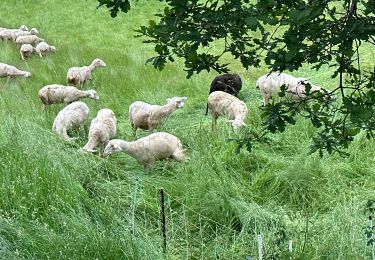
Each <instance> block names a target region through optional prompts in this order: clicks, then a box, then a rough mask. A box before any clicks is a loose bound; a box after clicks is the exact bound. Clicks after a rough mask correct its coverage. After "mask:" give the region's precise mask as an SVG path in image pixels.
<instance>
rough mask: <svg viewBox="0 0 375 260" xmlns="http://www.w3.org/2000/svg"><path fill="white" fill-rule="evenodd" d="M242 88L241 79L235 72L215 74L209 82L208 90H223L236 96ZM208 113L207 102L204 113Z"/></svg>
mask: <svg viewBox="0 0 375 260" xmlns="http://www.w3.org/2000/svg"><path fill="white" fill-rule="evenodd" d="M241 88H242V80H241V78H240V76H238V75H237V74H223V75H219V76H216V77H215V78H214V80H213V81H212V82H211V87H210V92H209V93H208V94H211V93H212V92H214V91H224V92H226V93H229V94H231V95H233V96H237V94H238V92H240V90H241ZM207 113H208V104H207V106H206V115H207Z"/></svg>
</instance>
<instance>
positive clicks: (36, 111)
mask: <svg viewBox="0 0 375 260" xmlns="http://www.w3.org/2000/svg"><path fill="white" fill-rule="evenodd" d="M14 2H15V1H12V0H3V1H2V2H1V4H0V7H1V8H0V26H4V27H17V26H19V25H20V24H26V25H28V26H29V27H36V28H38V29H39V31H40V34H41V36H42V37H43V38H45V39H46V40H47V41H48V42H50V43H51V44H53V45H55V46H56V47H57V49H58V51H57V53H55V54H53V55H51V56H49V57H47V58H46V59H44V60H40V59H39V58H38V57H36V56H35V57H33V58H32V59H30V60H28V61H25V62H24V61H21V59H20V56H19V54H18V51H17V49H16V47H15V46H14V45H13V44H1V45H0V62H5V63H9V64H13V65H16V66H17V67H19V68H21V69H25V70H30V71H31V72H32V73H33V77H32V78H31V79H12V80H7V79H1V80H0V108H1V109H0V120H1V125H0V197H1V199H0V258H20V257H21V258H36V259H43V258H47V257H50V258H52V259H56V258H66V259H73V258H74V259H93V258H99V259H119V258H129V259H157V258H161V257H162V251H161V246H160V245H161V239H160V234H159V226H158V218H159V203H158V188H160V187H164V188H165V190H166V191H167V192H168V195H167V204H168V207H167V209H168V215H167V221H168V223H167V228H168V237H169V241H168V246H169V251H168V252H169V253H168V258H170V259H180V258H185V259H190V258H208V259H212V258H215V257H218V258H220V259H229V258H232V259H243V258H244V256H246V255H252V256H256V252H257V248H256V239H255V237H256V235H257V234H262V235H263V236H264V250H265V254H266V255H268V256H271V255H272V254H276V253H277V251H283V252H285V251H286V248H287V240H293V241H294V250H295V252H294V255H295V256H296V257H301V258H303V257H306V258H309V259H312V258H321V257H327V258H332V259H337V258H340V259H354V258H356V259H359V258H364V257H366V256H368V255H369V248H367V247H366V241H365V234H364V231H363V230H362V228H363V227H365V226H366V225H367V220H366V218H367V217H366V212H365V206H366V203H367V201H368V200H370V199H375V191H374V188H375V184H374V182H373V178H374V174H375V170H374V167H373V166H372V165H373V164H374V156H373V154H374V151H375V145H374V142H369V141H367V140H366V139H365V138H364V137H363V136H362V137H359V138H357V139H356V141H355V142H354V143H353V145H352V146H351V147H350V149H349V151H350V153H351V156H350V157H349V158H340V157H338V156H336V155H334V156H330V157H325V158H323V159H321V158H319V157H318V156H317V155H311V156H307V155H306V154H307V151H308V146H309V144H310V138H311V137H312V135H313V134H314V129H313V128H312V127H311V126H310V124H309V123H307V122H304V121H303V120H300V121H299V122H298V123H297V125H295V126H293V127H290V128H289V129H288V130H287V131H286V132H285V133H283V134H279V135H275V136H273V137H272V144H271V145H270V146H267V145H257V146H256V147H255V148H254V152H253V153H251V154H248V153H247V152H246V151H241V153H240V154H239V155H238V156H235V154H234V145H233V144H231V143H227V142H226V141H225V140H226V139H227V138H228V137H230V136H231V133H230V131H229V128H228V127H227V126H225V123H224V122H223V120H221V122H220V131H218V133H216V134H214V135H212V133H211V131H210V130H209V129H210V118H209V117H205V116H203V110H204V106H205V100H206V97H207V91H208V88H209V84H210V81H211V79H212V78H213V77H214V76H215V74H213V73H210V74H207V73H202V74H200V75H198V76H194V77H193V78H192V79H190V80H187V79H185V74H184V73H183V72H182V71H181V68H180V67H179V65H178V64H173V65H169V66H167V68H166V69H165V70H163V71H157V70H154V69H153V68H152V67H150V66H144V61H145V60H146V59H147V58H148V57H150V55H152V46H149V45H143V44H141V43H140V42H141V41H140V40H139V39H134V38H133V37H132V36H133V35H134V32H133V31H132V30H133V29H134V28H136V27H137V26H139V25H142V24H145V23H146V21H147V20H148V19H149V18H150V15H151V14H152V13H153V12H154V11H155V10H157V9H158V8H160V5H159V3H158V1H155V2H151V1H139V2H138V3H137V4H136V6H135V8H134V9H133V10H132V12H131V13H129V14H128V15H121V16H120V17H118V18H116V19H111V18H110V17H109V15H108V13H107V11H106V10H104V9H102V10H99V11H97V10H95V4H96V3H95V1H94V0H90V1H59V0H49V1H36V2H37V3H34V4H32V5H31V4H29V3H28V1H16V3H14ZM66 2H69V4H67V3H66ZM150 2H151V3H150ZM366 55H367V61H364V67H368V68H371V66H373V63H371V62H373V60H374V52H373V50H372V51H371V50H370V49H368V50H367V53H366ZM97 57H100V58H101V59H103V60H104V61H105V62H106V63H107V65H108V66H107V68H104V69H101V68H100V69H98V70H97V71H95V72H94V75H93V77H94V80H93V82H92V83H90V86H87V87H86V88H89V87H90V88H91V87H92V88H95V89H96V90H97V92H98V93H99V95H100V97H101V99H100V101H99V102H95V101H92V100H86V101H85V102H86V103H87V104H88V105H89V107H90V109H91V112H90V118H93V117H94V116H95V114H96V112H97V111H98V110H99V109H100V108H103V107H109V108H111V109H113V110H114V112H115V113H116V116H117V118H118V134H117V137H118V138H122V139H130V138H131V129H130V126H129V123H128V118H127V108H128V105H129V104H130V103H131V102H133V101H135V100H144V101H148V102H150V103H159V104H162V103H164V102H165V99H166V98H168V97H172V96H188V97H189V99H188V101H187V103H186V107H185V108H184V109H183V110H179V111H176V112H175V113H174V114H173V116H171V118H170V120H169V121H168V123H167V124H166V125H165V126H164V127H163V128H162V130H164V131H168V132H171V133H173V134H175V135H177V136H178V137H180V138H181V139H182V141H183V143H184V144H185V146H186V148H187V153H188V155H189V157H190V160H189V161H188V162H187V163H184V164H178V163H175V162H171V163H170V165H169V166H167V167H165V165H164V163H158V164H156V167H155V169H154V171H153V172H152V173H151V174H149V175H146V174H144V173H143V171H142V169H141V166H140V165H138V164H137V163H136V162H135V161H134V160H133V159H132V158H130V157H128V156H126V155H114V156H113V157H111V158H109V159H108V160H103V159H101V158H98V157H96V156H91V155H86V154H82V153H80V152H78V151H77V149H78V148H79V147H81V146H83V145H84V143H85V140H86V136H81V138H80V140H79V141H78V142H77V144H70V145H69V144H66V143H64V142H63V141H62V140H60V139H59V138H57V137H55V136H54V135H53V134H52V133H51V131H50V128H51V125H52V122H53V119H54V117H55V115H56V114H57V113H58V111H59V110H60V109H62V107H63V106H62V105H55V106H51V107H50V109H49V110H48V111H47V112H46V113H41V110H40V108H41V103H40V101H39V100H38V98H37V92H38V90H39V89H40V88H41V87H42V86H43V85H46V84H50V83H64V82H65V75H66V71H67V69H68V68H69V67H71V66H80V65H82V64H88V63H89V62H90V61H91V60H92V59H94V58H97ZM233 69H234V70H236V71H238V72H239V73H240V74H241V76H242V77H243V79H244V83H245V84H244V85H245V87H244V89H243V91H242V92H241V97H242V98H243V99H244V100H245V101H246V102H247V104H248V106H249V111H250V113H249V117H248V120H247V123H248V124H249V125H250V127H252V128H255V129H257V128H259V127H260V123H261V119H260V117H259V109H258V105H259V104H260V96H259V94H258V93H257V92H255V90H254V85H255V81H256V79H257V78H258V77H259V76H260V75H262V74H263V73H265V72H266V71H267V70H266V69H265V68H263V69H258V70H249V71H245V70H243V69H241V68H240V67H239V66H236V65H234V67H233ZM294 74H295V75H297V76H302V75H309V78H310V79H311V80H312V81H313V82H314V83H317V84H319V85H322V86H327V87H329V88H332V87H334V86H335V80H333V79H330V78H329V75H330V70H324V71H321V72H319V73H316V72H313V71H311V70H310V69H309V68H308V67H304V68H302V69H301V70H300V71H297V72H295V73H294ZM249 92H250V95H249ZM142 134H143V135H146V134H147V133H145V132H143V133H142ZM306 238H307V240H306ZM279 242H281V244H280V245H279ZM302 252H303V253H302Z"/></svg>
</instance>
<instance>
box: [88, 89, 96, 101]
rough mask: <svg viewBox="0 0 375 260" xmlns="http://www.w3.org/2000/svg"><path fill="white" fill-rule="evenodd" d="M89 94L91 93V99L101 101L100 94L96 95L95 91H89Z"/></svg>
mask: <svg viewBox="0 0 375 260" xmlns="http://www.w3.org/2000/svg"><path fill="white" fill-rule="evenodd" d="M88 93H89V96H88V97H89V98H92V99H94V100H98V99H99V96H98V94H97V93H96V91H95V90H88Z"/></svg>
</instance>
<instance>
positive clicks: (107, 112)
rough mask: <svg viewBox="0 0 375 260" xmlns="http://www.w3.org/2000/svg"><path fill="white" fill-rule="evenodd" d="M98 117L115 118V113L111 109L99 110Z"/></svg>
mask: <svg viewBox="0 0 375 260" xmlns="http://www.w3.org/2000/svg"><path fill="white" fill-rule="evenodd" d="M97 117H101V118H115V113H114V112H113V111H112V110H111V109H109V108H103V109H100V110H99V112H98V115H97Z"/></svg>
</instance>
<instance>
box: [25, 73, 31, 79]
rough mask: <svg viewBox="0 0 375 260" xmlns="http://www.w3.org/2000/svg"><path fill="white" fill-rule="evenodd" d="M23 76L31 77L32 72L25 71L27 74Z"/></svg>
mask: <svg viewBox="0 0 375 260" xmlns="http://www.w3.org/2000/svg"><path fill="white" fill-rule="evenodd" d="M23 76H24V77H25V78H30V77H31V73H30V72H25V74H24V75H23Z"/></svg>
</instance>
